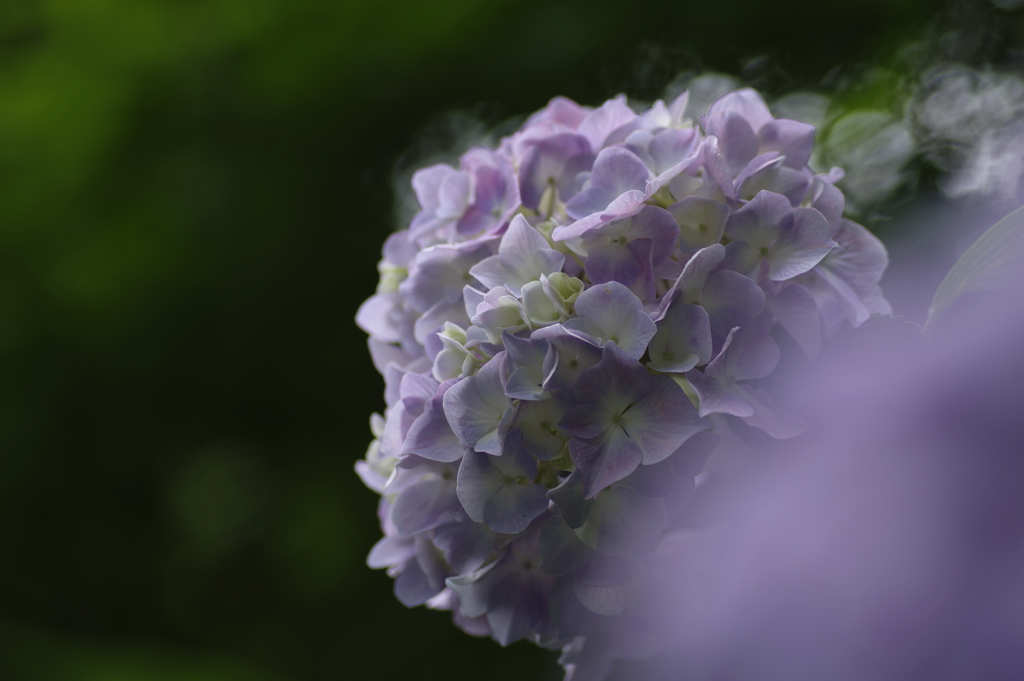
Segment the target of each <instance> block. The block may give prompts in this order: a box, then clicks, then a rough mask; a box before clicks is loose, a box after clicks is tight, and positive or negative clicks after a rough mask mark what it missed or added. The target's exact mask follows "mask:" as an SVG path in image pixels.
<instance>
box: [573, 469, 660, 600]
mask: <svg viewBox="0 0 1024 681" xmlns="http://www.w3.org/2000/svg"><path fill="white" fill-rule="evenodd" d="M664 520H665V517H664V511H663V509H662V505H661V502H659V501H658V500H657V499H654V498H651V497H649V496H647V495H646V494H642V493H641V492H638V491H636V490H633V489H629V488H628V487H619V486H615V487H612V488H611V489H606V490H604V491H603V492H601V494H599V495H597V498H596V499H594V503H593V504H592V505H591V506H590V510H589V512H588V513H587V520H586V522H585V523H583V526H582V527H580V528H579V529H577V530H576V536H578V537H579V538H580V539H581V540H582V541H583V543H584V544H586V545H587V546H590V547H591V548H594V549H597V550H598V551H600V552H601V553H607V554H611V555H613V556H620V557H622V558H642V557H643V556H645V555H647V554H648V553H650V552H651V550H652V549H654V547H655V546H657V545H658V542H659V541H661V531H662V529H663V528H664ZM578 595H579V594H577V596H578ZM584 605H586V603H584Z"/></svg>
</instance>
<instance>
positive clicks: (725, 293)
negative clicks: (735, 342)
mask: <svg viewBox="0 0 1024 681" xmlns="http://www.w3.org/2000/svg"><path fill="white" fill-rule="evenodd" d="M764 298H765V296H764V291H762V290H761V287H759V286H758V285H757V284H756V283H754V281H753V280H752V279H750V278H749V277H745V276H743V275H742V274H739V273H738V272H732V271H730V270H722V271H719V272H715V273H714V274H712V275H711V276H710V277H708V280H707V283H706V284H705V285H704V290H703V291H702V292H701V295H700V298H699V301H700V304H701V307H703V308H704V310H705V311H706V312H707V313H708V319H709V320H710V323H711V338H712V340H713V341H714V344H715V346H716V347H720V346H721V344H722V343H723V342H724V341H725V337H726V336H727V335H729V330H730V329H732V328H733V327H734V326H740V327H744V328H745V327H746V326H748V325H749V324H750V323H751V322H752V321H753V320H754V318H755V317H757V315H759V314H760V313H761V310H762V309H764Z"/></svg>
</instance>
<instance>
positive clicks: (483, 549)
mask: <svg viewBox="0 0 1024 681" xmlns="http://www.w3.org/2000/svg"><path fill="white" fill-rule="evenodd" d="M498 541H499V537H498V535H497V534H496V533H495V532H494V531H493V530H491V529H490V528H489V527H487V526H486V525H484V524H482V523H475V522H472V521H470V520H469V519H468V518H467V517H465V516H463V517H462V520H461V521H460V522H453V523H448V524H446V525H441V526H440V527H438V528H437V529H436V530H435V531H434V544H435V545H437V548H439V549H441V551H443V552H444V558H445V560H446V561H447V562H448V564H449V565H450V566H451V568H452V570H454V571H455V572H457V573H458V574H460V575H463V574H466V573H467V572H472V571H474V570H476V569H478V568H479V567H480V566H481V565H483V564H484V562H485V561H486V560H487V558H488V557H489V556H490V555H491V553H493V552H494V550H495V548H496V547H497V545H498Z"/></svg>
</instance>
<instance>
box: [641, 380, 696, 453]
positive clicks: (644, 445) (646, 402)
mask: <svg viewBox="0 0 1024 681" xmlns="http://www.w3.org/2000/svg"><path fill="white" fill-rule="evenodd" d="M709 426H710V424H709V423H708V422H707V421H705V420H704V419H703V418H701V417H699V416H698V415H697V411H696V409H694V408H693V404H692V403H691V402H690V399H689V398H688V397H687V396H686V394H685V393H684V392H683V389H682V388H680V387H679V385H678V384H677V383H676V382H675V381H673V380H672V379H671V378H669V377H668V376H654V377H653V378H652V388H651V391H650V392H649V393H647V394H646V395H645V396H644V397H643V398H642V399H640V400H639V401H638V402H637V403H636V404H634V405H633V407H632V408H630V409H629V410H628V411H627V412H626V413H624V414H623V415H622V428H623V430H625V432H626V433H627V434H628V435H629V437H630V439H632V440H633V441H634V442H635V443H636V444H637V445H638V446H639V448H640V451H641V452H642V456H643V463H644V464H654V463H658V462H659V461H662V460H664V459H666V458H668V457H669V456H671V455H672V454H673V453H674V452H675V451H676V449H678V448H679V446H680V445H682V444H683V442H685V441H686V439H687V438H688V437H690V436H691V435H693V434H694V433H698V432H700V431H702V430H704V429H706V428H708V427H709Z"/></svg>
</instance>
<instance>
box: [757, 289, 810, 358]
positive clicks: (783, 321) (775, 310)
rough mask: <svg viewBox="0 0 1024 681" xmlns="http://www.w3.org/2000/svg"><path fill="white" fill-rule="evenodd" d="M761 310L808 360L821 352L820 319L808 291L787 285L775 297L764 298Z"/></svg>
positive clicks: (769, 295)
mask: <svg viewBox="0 0 1024 681" xmlns="http://www.w3.org/2000/svg"><path fill="white" fill-rule="evenodd" d="M765 307H766V308H767V309H768V311H769V312H771V313H772V315H773V316H774V317H775V318H776V319H778V320H779V324H780V325H781V326H782V328H784V329H785V330H786V331H787V332H788V333H789V335H790V336H792V337H793V340H795V341H796V343H797V345H799V346H800V348H801V349H802V350H803V351H804V352H805V353H807V356H808V357H810V358H811V359H814V358H815V357H817V356H818V353H819V352H820V351H821V316H820V315H819V314H818V306H817V305H816V304H815V302H814V296H812V295H811V293H810V291H808V290H807V289H806V288H805V287H803V286H801V285H800V284H789V285H787V286H785V287H783V288H782V290H780V291H779V292H778V293H777V294H775V295H771V294H768V295H767V296H766V298H765Z"/></svg>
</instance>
